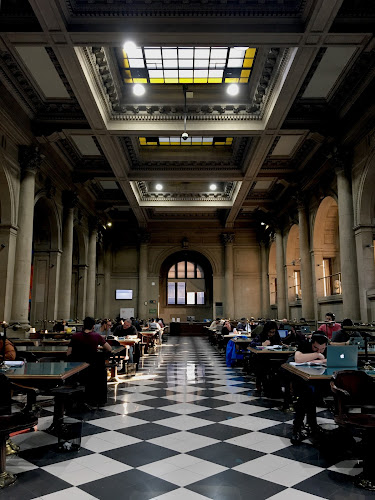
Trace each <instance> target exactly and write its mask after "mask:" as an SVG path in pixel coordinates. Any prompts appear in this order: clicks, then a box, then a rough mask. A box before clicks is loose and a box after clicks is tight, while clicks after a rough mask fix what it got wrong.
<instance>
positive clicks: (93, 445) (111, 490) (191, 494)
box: [0, 337, 375, 500]
mask: <svg viewBox="0 0 375 500" xmlns="http://www.w3.org/2000/svg"><path fill="white" fill-rule="evenodd" d="M254 389H255V387H254V382H253V380H252V378H251V377H248V376H246V375H244V374H243V372H242V369H241V368H235V369H232V368H227V367H226V365H225V360H224V357H223V356H222V355H220V354H219V353H218V352H217V351H216V350H215V349H214V348H213V347H211V346H210V345H209V344H208V342H207V340H206V339H205V338H200V337H169V339H168V342H167V343H165V344H163V346H161V347H158V348H157V354H155V355H150V356H147V357H145V358H142V360H141V363H140V367H139V371H138V372H137V376H136V377H134V378H132V379H131V380H126V381H125V382H123V383H119V384H113V385H109V398H108V404H107V406H106V407H104V408H102V409H100V410H97V411H92V412H87V413H85V414H83V415H81V418H83V420H84V422H83V428H82V431H83V437H82V447H81V449H80V450H79V451H66V452H63V453H62V452H58V451H57V448H56V438H55V437H54V436H51V435H49V434H48V433H46V432H44V429H46V428H47V427H48V426H49V425H50V423H51V418H52V408H47V409H45V410H44V411H43V414H42V415H43V416H42V417H41V418H40V420H39V426H38V431H37V432H34V433H28V434H22V435H19V436H16V437H15V438H14V441H15V442H16V443H17V444H19V445H20V446H21V452H20V453H19V455H18V456H14V457H9V458H8V460H7V468H8V470H9V471H10V472H13V473H17V475H18V481H17V483H16V484H15V485H13V486H11V487H9V488H7V489H5V490H3V491H0V500H1V499H6V500H16V499H17V500H29V499H32V498H35V499H39V500H41V499H44V500H59V499H64V500H65V499H71V500H85V499H87V500H88V499H100V500H114V499H123V500H148V499H155V500H156V499H157V500H174V499H176V500H177V499H178V500H204V499H213V500H240V499H246V500H248V499H254V500H258V499H259V500H261V499H271V498H272V499H273V500H284V499H285V500H314V499H315V500H318V499H321V498H324V499H335V500H336V499H340V500H341V499H342V498H345V499H353V500H354V499H355V500H357V499H358V500H361V499H367V498H375V493H370V492H366V491H364V490H360V489H358V488H356V487H355V486H354V485H353V483H352V476H353V475H355V474H358V473H359V472H361V469H360V468H359V465H358V463H357V462H356V461H354V460H346V461H342V458H340V456H335V454H334V453H333V454H332V455H330V457H329V458H328V457H326V456H323V455H321V454H320V453H319V451H317V450H316V449H315V448H314V447H313V446H312V445H311V443H310V442H309V441H305V442H303V443H302V444H301V445H299V446H292V445H291V444H290V440H289V437H290V434H291V429H292V425H291V423H292V422H291V415H290V414H287V413H283V412H281V411H279V410H278V407H279V406H280V401H278V400H271V399H267V398H259V397H255V396H254V395H253V394H254ZM318 415H319V421H320V422H321V423H322V422H329V421H331V415H330V414H328V413H327V412H326V411H324V410H323V409H321V411H320V412H319V414H318ZM71 416H72V417H76V418H77V417H78V415H75V414H74V413H73V414H72V415H71Z"/></svg>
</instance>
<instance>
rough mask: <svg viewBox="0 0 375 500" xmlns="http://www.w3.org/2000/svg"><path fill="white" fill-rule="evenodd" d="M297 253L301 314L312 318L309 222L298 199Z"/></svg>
mask: <svg viewBox="0 0 375 500" xmlns="http://www.w3.org/2000/svg"><path fill="white" fill-rule="evenodd" d="M298 229H299V253H300V257H301V290H302V316H303V317H304V318H306V319H314V294H313V282H312V267H311V254H310V238H309V222H308V218H307V212H306V206H305V203H304V200H302V199H300V200H298Z"/></svg>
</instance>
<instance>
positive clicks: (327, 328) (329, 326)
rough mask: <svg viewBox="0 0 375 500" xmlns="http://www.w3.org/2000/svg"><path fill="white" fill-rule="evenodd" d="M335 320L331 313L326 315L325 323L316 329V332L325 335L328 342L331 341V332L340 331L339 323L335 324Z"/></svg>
mask: <svg viewBox="0 0 375 500" xmlns="http://www.w3.org/2000/svg"><path fill="white" fill-rule="evenodd" d="M335 319H336V316H335V315H334V314H333V313H332V312H328V313H326V317H325V323H324V324H323V325H320V327H319V328H318V331H319V332H322V333H323V335H326V336H327V337H328V339H329V340H331V338H332V334H333V332H337V331H339V330H341V325H340V323H335Z"/></svg>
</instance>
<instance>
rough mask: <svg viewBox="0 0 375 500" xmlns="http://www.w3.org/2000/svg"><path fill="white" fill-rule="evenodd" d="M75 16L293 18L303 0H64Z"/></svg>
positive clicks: (298, 14) (301, 9)
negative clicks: (264, 0)
mask: <svg viewBox="0 0 375 500" xmlns="http://www.w3.org/2000/svg"><path fill="white" fill-rule="evenodd" d="M66 3H67V7H68V11H69V13H70V15H71V16H74V17H88V18H90V17H94V16H95V17H113V16H121V17H138V16H139V17H293V18H298V17H300V16H301V13H302V11H303V8H304V6H305V4H306V0H284V1H283V2H280V1H276V0H268V1H267V2H259V1H258V0H220V2H218V1H217V0H183V2H172V1H171V0H157V1H151V0H127V1H126V2H125V1H121V0H112V1H111V2H108V1H105V0H67V2H66Z"/></svg>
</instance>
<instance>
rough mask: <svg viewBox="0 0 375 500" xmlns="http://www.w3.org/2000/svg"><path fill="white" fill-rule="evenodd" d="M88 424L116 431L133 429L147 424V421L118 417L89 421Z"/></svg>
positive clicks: (124, 416)
mask: <svg viewBox="0 0 375 500" xmlns="http://www.w3.org/2000/svg"><path fill="white" fill-rule="evenodd" d="M87 423H88V424H92V425H96V426H97V427H102V428H103V429H108V430H116V429H124V428H125V427H133V426H134V425H141V424H146V423H147V421H146V420H141V419H140V418H134V417H129V416H128V415H118V416H114V417H106V418H98V419H96V420H89V421H88V422H87Z"/></svg>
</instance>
